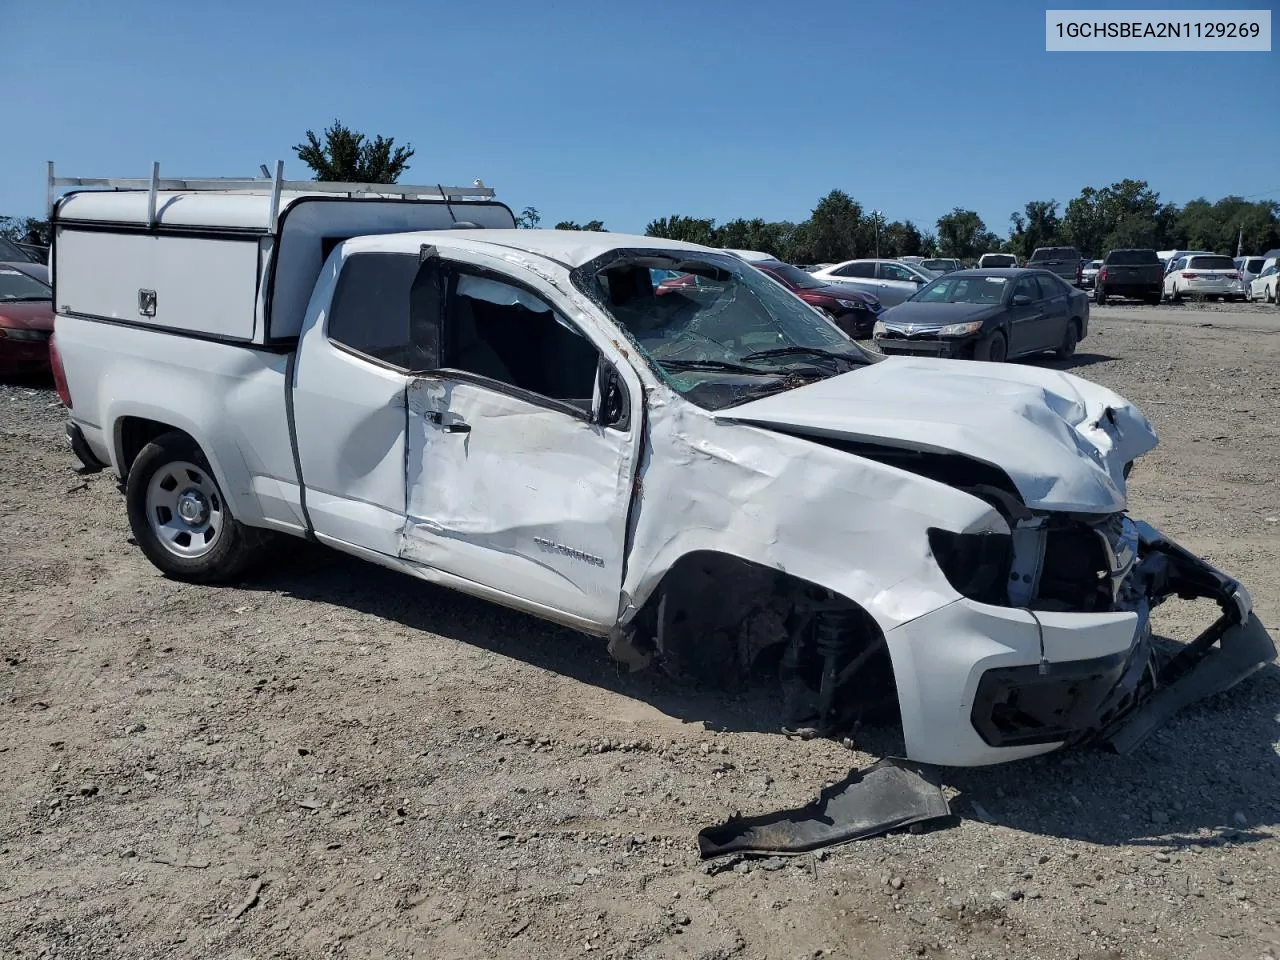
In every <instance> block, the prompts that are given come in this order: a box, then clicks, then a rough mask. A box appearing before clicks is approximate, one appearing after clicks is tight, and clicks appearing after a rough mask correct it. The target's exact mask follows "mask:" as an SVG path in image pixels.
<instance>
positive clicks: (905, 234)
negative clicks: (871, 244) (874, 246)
mask: <svg viewBox="0 0 1280 960" xmlns="http://www.w3.org/2000/svg"><path fill="white" fill-rule="evenodd" d="M880 253H881V255H882V256H885V257H922V256H924V255H925V250H924V236H923V234H921V233H920V228H919V227H917V226H916V225H915V224H914V223H912V222H911V221H910V220H907V221H906V222H900V221H898V220H895V221H893V223H890V224H886V225H884V226H882V227H881V228H880Z"/></svg>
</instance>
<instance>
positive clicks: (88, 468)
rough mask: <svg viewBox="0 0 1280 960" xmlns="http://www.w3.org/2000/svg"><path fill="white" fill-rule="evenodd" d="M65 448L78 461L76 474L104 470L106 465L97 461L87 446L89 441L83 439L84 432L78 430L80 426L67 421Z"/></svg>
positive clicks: (72, 421)
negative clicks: (69, 449)
mask: <svg viewBox="0 0 1280 960" xmlns="http://www.w3.org/2000/svg"><path fill="white" fill-rule="evenodd" d="M67 446H69V447H70V448H71V452H72V453H73V454H74V455H75V458H76V459H77V460H79V461H80V466H79V468H77V470H76V472H77V473H98V472H99V471H101V470H104V469H106V467H107V464H105V463H103V462H102V461H101V460H99V459H98V458H97V457H96V456H95V455H94V453H93V450H92V449H91V448H90V446H89V441H87V440H86V439H85V438H84V431H82V430H81V429H80V425H79V424H78V423H76V422H75V421H74V420H68V421H67Z"/></svg>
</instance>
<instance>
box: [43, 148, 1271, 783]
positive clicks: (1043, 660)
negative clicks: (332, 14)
mask: <svg viewBox="0 0 1280 960" xmlns="http://www.w3.org/2000/svg"><path fill="white" fill-rule="evenodd" d="M50 183H51V196H56V195H57V193H58V192H60V191H61V190H63V189H65V188H66V187H68V186H90V187H96V186H105V187H107V189H79V190H74V191H72V192H70V193H67V194H65V195H63V196H61V197H60V199H56V201H55V202H53V203H52V207H51V220H52V231H53V251H52V262H53V279H54V284H55V303H56V306H57V321H56V333H55V337H54V342H53V350H54V354H55V360H54V364H55V367H56V378H57V381H58V384H59V389H60V392H61V395H62V398H63V401H64V403H65V404H66V405H67V407H68V408H69V422H68V428H67V431H68V437H69V439H70V443H71V447H72V449H73V450H74V451H75V453H76V455H77V456H78V458H79V459H80V461H81V463H82V469H86V470H94V469H103V468H107V467H109V468H110V470H111V471H113V472H114V473H115V474H117V475H118V476H119V477H120V478H121V480H122V481H123V482H124V492H125V500H126V503H127V509H128V516H129V521H130V524H131V527H132V530H133V533H134V536H135V537H136V539H137V542H138V545H139V546H140V547H141V548H142V550H143V551H144V552H145V553H146V555H147V556H148V557H149V558H150V559H151V561H152V562H153V563H154V564H155V565H156V566H157V567H158V568H159V569H160V570H162V571H163V572H164V573H165V574H167V575H168V576H170V577H175V578H178V579H184V580H192V581H202V582H204V581H220V580H228V579H232V578H239V577H241V576H243V575H245V574H246V573H247V572H248V571H250V569H251V567H252V565H253V562H254V561H255V560H256V559H258V558H260V557H261V556H263V553H264V551H267V550H269V549H270V546H271V543H272V541H273V540H277V539H279V538H282V537H287V536H293V537H305V538H309V539H312V540H315V541H318V542H319V543H322V544H326V545H328V546H331V547H334V548H336V549H338V550H342V551H345V552H347V553H350V554H354V555H355V556H358V557H362V558H364V559H366V560H369V561H372V562H374V563H379V564H382V565H384V566H388V567H391V568H393V569H395V570H399V571H403V572H404V573H406V574H409V575H411V576H415V577H419V578H421V579H424V580H428V581H431V582H434V583H438V584H444V585H446V586H450V587H454V588H457V589H459V590H464V591H466V592H468V593H472V594H475V595H478V596H481V597H486V598H489V599H491V600H494V601H497V602H499V603H503V604H507V605H509V606H512V607H515V608H518V609H520V610H524V611H527V612H530V613H532V614H535V615H538V616H541V617H545V618H547V619H549V620H553V621H557V622H559V623H562V624H567V625H570V626H572V627H574V628H577V629H579V630H581V631H582V632H584V633H587V634H591V635H596V636H600V637H608V638H609V649H610V652H611V653H613V654H614V656H616V657H618V658H619V659H620V660H622V661H624V662H626V663H628V664H630V665H631V666H632V667H635V668H638V667H641V666H644V665H646V664H648V663H650V662H651V661H652V662H657V663H658V664H660V665H662V666H664V667H666V668H667V669H670V670H672V671H678V672H684V673H686V674H692V675H695V676H698V677H701V678H705V679H710V680H718V681H722V682H725V683H736V682H741V681H742V680H743V679H744V678H745V677H746V676H747V675H748V674H749V673H750V672H751V671H753V670H756V669H759V668H761V667H762V666H763V665H770V666H771V667H772V668H774V669H776V670H777V672H778V673H779V674H780V676H781V679H782V682H783V684H784V687H785V691H786V693H787V698H786V702H787V703H788V704H789V707H790V710H791V714H790V716H789V718H788V721H787V722H788V724H789V725H791V726H796V727H805V728H808V729H810V730H816V731H818V732H824V733H825V732H832V731H835V730H840V729H847V728H848V726H849V725H850V724H852V723H853V722H855V721H857V720H858V719H859V718H860V717H862V716H863V715H864V714H866V715H868V716H869V715H870V714H871V713H872V712H873V711H875V710H877V709H884V708H886V707H887V708H889V709H891V710H894V711H896V713H897V715H898V716H899V717H900V720H901V724H902V733H903V738H904V741H905V750H906V752H907V755H908V756H909V757H911V758H914V759H916V760H920V761H924V762H932V763H939V764H948V765H976V764H987V763H995V762H1000V761H1003V760H1011V759H1015V758H1019V757H1026V756H1030V755H1033V754H1037V753H1043V752H1045V751H1048V750H1052V749H1054V748H1057V747H1060V746H1063V745H1064V744H1075V743H1080V742H1083V741H1099V740H1101V741H1105V742H1107V743H1110V744H1111V745H1112V746H1114V747H1115V748H1117V749H1131V748H1132V747H1133V746H1134V745H1136V744H1137V743H1138V742H1140V741H1141V739H1142V738H1143V736H1144V735H1145V733H1146V732H1148V731H1149V730H1150V729H1151V728H1152V727H1154V726H1155V725H1156V724H1157V723H1159V722H1161V721H1162V720H1163V719H1164V718H1166V717H1167V716H1168V715H1169V714H1171V713H1172V712H1173V711H1174V710H1176V709H1178V707H1180V706H1181V705H1183V704H1185V703H1186V702H1188V701H1190V700H1193V699H1197V698H1199V697H1201V696H1204V695H1206V694H1208V693H1213V692H1217V691H1219V690H1222V689H1226V688H1227V687H1230V686H1231V685H1233V684H1234V683H1236V682H1237V681H1239V680H1240V679H1242V678H1243V677H1245V676H1247V675H1248V674H1250V673H1251V672H1253V671H1254V670H1256V669H1258V668H1259V667H1260V666H1261V665H1263V664H1264V663H1266V662H1269V661H1271V660H1273V659H1274V658H1275V647H1274V645H1273V643H1272V641H1271V639H1270V637H1269V636H1268V634H1267V633H1266V631H1265V630H1264V629H1263V627H1262V626H1261V625H1260V624H1259V623H1258V621H1257V619H1256V617H1255V616H1254V614H1253V612H1252V609H1251V602H1250V599H1249V595H1248V593H1247V592H1246V591H1245V589H1244V588H1243V587H1241V586H1240V584H1238V583H1237V582H1236V581H1235V580H1233V579H1232V578H1231V577H1229V576H1227V575H1225V574H1223V573H1220V572H1218V571H1217V570H1215V569H1213V568H1212V567H1210V566H1209V565H1208V564H1206V563H1204V562H1203V561H1201V560H1198V559H1196V558H1195V557H1193V556H1191V555H1190V554H1189V553H1187V552H1186V551H1185V550H1182V549H1181V548H1179V547H1178V546H1176V545H1175V544H1173V543H1172V542H1170V541H1169V540H1168V539H1166V538H1165V537H1163V536H1161V535H1160V534H1159V533H1158V532H1156V531H1155V530H1153V529H1152V528H1150V527H1149V526H1146V525H1145V524H1142V523H1137V522H1134V521H1133V520H1131V519H1130V518H1129V517H1128V516H1127V515H1126V512H1125V487H1126V480H1127V477H1128V475H1129V469H1130V467H1131V465H1132V463H1133V461H1134V460H1135V459H1136V458H1138V457H1139V456H1141V455H1142V454H1144V453H1146V452H1147V451H1149V450H1150V449H1151V448H1152V447H1153V446H1154V445H1155V444H1156V438H1155V436H1154V434H1153V432H1152V429H1151V427H1150V425H1149V424H1148V422H1147V420H1146V419H1145V418H1144V417H1143V416H1142V414H1141V413H1139V412H1138V411H1137V410H1136V409H1135V408H1134V407H1133V406H1131V405H1130V404H1129V403H1128V402H1126V401H1125V400H1123V399H1122V398H1121V397H1119V396H1117V395H1116V394H1114V393H1112V392H1111V391H1109V390H1106V389H1104V388H1102V387H1100V386H1097V385H1095V384H1092V383H1089V382H1087V381H1085V380H1082V379H1079V378H1077V377H1074V376H1071V375H1069V374H1066V373H1059V372H1055V371H1052V370H1046V369H1042V368H1039V367H1035V366H1031V365H1006V364H984V363H953V362H949V361H945V360H932V359H917V358H888V359H886V358H884V357H882V356H880V355H878V354H875V353H872V352H869V351H867V350H865V349H863V348H861V347H860V346H858V345H857V344H856V343H855V342H853V341H851V340H850V339H849V338H848V337H846V336H845V335H844V334H843V333H842V332H841V331H840V330H839V329H837V328H836V327H835V326H834V325H833V324H831V323H830V322H829V321H828V320H827V319H826V318H824V317H823V315H822V314H821V313H819V312H818V311H816V310H814V309H812V308H811V307H809V306H808V305H806V304H805V303H804V302H802V301H801V300H799V299H798V298H796V297H795V296H793V295H792V294H791V293H789V292H787V291H786V290H785V289H783V288H782V287H781V286H779V285H778V284H777V283H774V282H773V281H771V280H769V279H768V278H767V277H765V276H764V275H763V274H760V273H759V272H757V271H756V270H754V269H753V268H752V267H751V266H750V265H749V264H747V263H745V262H743V261H742V260H741V259H739V258H737V257H734V256H732V255H730V254H727V253H724V252H722V251H716V250H711V249H707V248H703V247H698V246H695V245H691V244H685V243H675V242H669V241H665V240H659V239H654V238H651V237H639V236H625V235H621V234H611V233H582V232H563V231H539V230H517V229H513V227H514V221H513V218H512V216H511V212H510V210H509V209H507V208H506V207H505V206H503V205H502V204H500V203H496V202H494V201H493V200H492V199H490V198H489V197H490V194H491V192H490V191H488V190H487V189H483V188H479V187H477V188H459V189H456V190H454V189H450V188H443V187H440V188H402V187H385V186H374V187H360V186H357V185H351V184H345V185H337V186H334V185H327V184H303V183H288V182H285V181H283V180H282V179H281V177H280V172H279V169H277V175H276V178H275V179H274V181H273V180H265V181H257V180H255V181H246V182H243V183H241V182H234V183H230V182H227V183H224V182H219V181H213V182H194V181H168V180H161V179H159V175H158V172H157V173H155V174H153V179H152V180H151V181H137V182H134V181H130V182H112V181H78V180H59V179H56V178H53V177H52V172H51V181H50ZM476 194H479V196H480V198H479V199H476V198H475V195H476ZM673 275H674V276H676V277H678V278H687V280H688V282H683V281H682V282H673V281H671V279H670V278H671V277H672V276H673ZM1173 594H1178V595H1180V596H1188V597H1206V598H1209V599H1211V600H1213V601H1215V602H1216V603H1217V604H1218V606H1219V608H1220V616H1218V618H1217V620H1215V621H1214V623H1213V624H1212V625H1211V626H1210V627H1209V628H1208V629H1207V630H1206V631H1205V633H1204V634H1202V635H1201V637H1200V638H1199V639H1197V640H1196V641H1194V642H1193V643H1191V644H1189V645H1187V646H1186V647H1185V648H1183V650H1182V652H1181V653H1180V654H1179V655H1177V656H1176V657H1173V658H1172V659H1170V658H1169V657H1168V656H1167V655H1166V654H1164V653H1162V652H1161V648H1160V645H1159V644H1157V643H1155V642H1154V641H1153V638H1152V632H1151V628H1150V621H1149V615H1150V612H1151V610H1152V608H1154V607H1155V606H1156V605H1157V604H1158V603H1159V602H1160V601H1161V600H1163V599H1164V598H1165V597H1167V596H1170V595H1173Z"/></svg>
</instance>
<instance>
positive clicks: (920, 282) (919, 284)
mask: <svg viewBox="0 0 1280 960" xmlns="http://www.w3.org/2000/svg"><path fill="white" fill-rule="evenodd" d="M911 279H912V280H914V281H915V282H916V286H917V287H923V286H924V277H912V278H911Z"/></svg>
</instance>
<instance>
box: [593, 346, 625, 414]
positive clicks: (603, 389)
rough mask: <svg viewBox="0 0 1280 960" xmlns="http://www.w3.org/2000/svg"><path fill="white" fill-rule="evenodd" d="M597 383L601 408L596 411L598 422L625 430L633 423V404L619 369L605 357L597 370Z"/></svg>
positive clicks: (601, 359)
mask: <svg viewBox="0 0 1280 960" xmlns="http://www.w3.org/2000/svg"><path fill="white" fill-rule="evenodd" d="M596 385H597V390H598V392H599V394H600V408H599V410H597V412H596V418H595V419H596V423H597V424H599V425H600V426H602V427H617V428H618V429H619V430H625V429H627V427H629V426H630V425H631V405H630V402H629V400H628V397H627V388H626V385H625V384H623V382H622V378H621V377H620V376H618V371H617V370H616V369H615V368H614V366H613V364H611V363H610V362H609V361H608V360H606V359H604V357H601V358H600V365H599V367H598V368H597V370H596Z"/></svg>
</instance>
